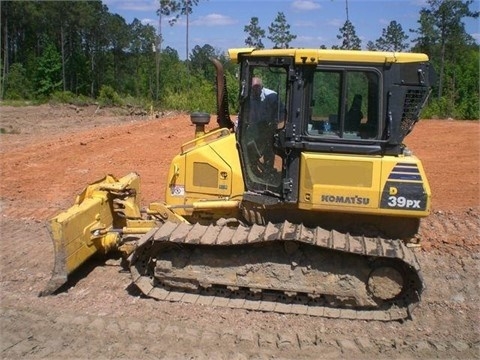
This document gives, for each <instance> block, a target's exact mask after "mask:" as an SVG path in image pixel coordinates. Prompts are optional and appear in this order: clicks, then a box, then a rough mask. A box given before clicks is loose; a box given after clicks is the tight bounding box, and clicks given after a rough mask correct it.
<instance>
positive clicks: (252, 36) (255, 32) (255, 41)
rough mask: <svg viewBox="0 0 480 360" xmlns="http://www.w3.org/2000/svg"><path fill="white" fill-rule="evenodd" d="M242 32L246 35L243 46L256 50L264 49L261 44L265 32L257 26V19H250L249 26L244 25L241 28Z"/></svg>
mask: <svg viewBox="0 0 480 360" xmlns="http://www.w3.org/2000/svg"><path fill="white" fill-rule="evenodd" d="M243 32H245V33H246V34H247V35H248V36H247V38H246V39H245V45H247V46H251V47H254V48H257V49H263V48H265V46H264V45H263V42H262V39H263V38H264V37H265V30H263V29H262V28H261V27H260V26H259V25H258V17H255V16H254V17H252V18H251V19H250V24H248V25H245V27H244V28H243Z"/></svg>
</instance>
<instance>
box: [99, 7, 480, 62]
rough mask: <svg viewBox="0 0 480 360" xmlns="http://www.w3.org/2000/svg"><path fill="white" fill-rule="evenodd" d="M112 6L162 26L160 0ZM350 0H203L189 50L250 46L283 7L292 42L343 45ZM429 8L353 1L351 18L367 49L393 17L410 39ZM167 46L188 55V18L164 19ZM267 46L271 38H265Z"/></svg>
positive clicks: (470, 27)
mask: <svg viewBox="0 0 480 360" xmlns="http://www.w3.org/2000/svg"><path fill="white" fill-rule="evenodd" d="M103 3H104V4H105V5H107V7H108V9H109V11H110V12H111V13H114V14H119V15H120V16H122V17H123V18H124V19H125V21H126V22H127V23H128V24H130V23H131V22H132V21H133V19H135V18H137V19H138V20H140V21H142V23H143V24H150V25H152V26H154V27H155V28H156V29H157V31H158V26H159V18H158V16H157V15H156V10H157V8H158V0H103ZM346 3H347V1H345V0H200V1H199V3H198V5H197V6H196V7H194V8H193V13H192V14H191V15H190V16H189V51H191V49H192V48H193V47H195V46H196V45H199V46H201V47H202V46H204V45H205V44H209V45H211V46H213V47H214V48H215V49H217V50H218V51H222V52H223V51H226V50H227V49H229V48H235V47H245V39H246V37H247V34H246V33H245V32H244V27H245V26H246V25H249V24H250V19H251V18H252V17H257V18H258V20H259V26H260V27H261V28H262V29H264V30H265V33H266V36H268V27H269V26H270V25H271V23H272V22H273V21H274V20H275V18H276V16H277V14H278V13H279V12H283V13H284V15H285V17H286V20H287V23H288V24H290V33H291V34H293V35H297V38H296V39H295V40H293V41H292V42H291V43H290V47H301V48H308V47H312V48H318V47H320V46H321V45H325V46H327V47H331V46H332V45H340V44H341V40H339V39H337V35H339V34H340V30H339V29H340V28H341V27H342V26H343V24H344V23H345V21H346V19H347V15H346ZM422 7H426V5H425V0H348V15H349V19H350V21H351V22H352V24H353V25H354V27H355V31H356V34H357V36H358V37H359V38H360V40H361V41H362V48H363V49H365V48H366V45H367V42H368V41H375V40H376V39H378V38H379V37H381V36H382V30H383V29H386V28H387V27H388V25H389V24H390V22H391V21H393V20H395V21H396V22H397V23H399V24H400V25H401V26H402V29H403V31H404V32H405V34H406V35H408V36H409V39H408V42H409V43H410V41H411V40H413V39H414V38H415V37H416V34H415V33H411V32H410V31H409V29H417V28H418V19H419V16H420V15H419V12H420V9H421V8H422ZM479 8H480V0H475V1H474V3H473V4H472V5H471V10H479ZM464 24H465V28H466V31H467V32H468V33H469V34H470V35H472V36H473V37H474V38H475V39H476V41H477V43H479V42H480V27H479V21H478V19H464ZM162 34H163V39H164V41H163V44H162V48H165V47H167V46H170V47H171V48H173V49H175V50H177V52H178V54H179V56H180V58H182V59H185V57H186V41H185V40H186V19H185V17H182V18H180V20H179V21H178V22H177V23H176V24H175V25H174V26H170V25H169V24H168V19H167V18H162ZM263 44H264V45H265V47H267V48H268V47H271V46H272V43H271V42H270V41H269V40H268V39H266V38H265V40H264V41H263Z"/></svg>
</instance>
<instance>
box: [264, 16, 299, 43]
mask: <svg viewBox="0 0 480 360" xmlns="http://www.w3.org/2000/svg"><path fill="white" fill-rule="evenodd" d="M268 32H269V34H270V36H267V38H268V39H269V40H270V41H271V42H272V43H273V44H274V45H273V47H274V48H276V49H288V48H289V45H290V42H291V41H292V40H295V39H296V38H297V35H292V34H291V33H290V25H289V24H288V23H287V19H286V17H285V14H284V13H283V12H278V13H277V17H276V18H275V20H274V21H273V22H272V24H271V25H270V26H269V27H268Z"/></svg>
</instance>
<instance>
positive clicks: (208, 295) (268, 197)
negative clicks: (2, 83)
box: [41, 48, 435, 321]
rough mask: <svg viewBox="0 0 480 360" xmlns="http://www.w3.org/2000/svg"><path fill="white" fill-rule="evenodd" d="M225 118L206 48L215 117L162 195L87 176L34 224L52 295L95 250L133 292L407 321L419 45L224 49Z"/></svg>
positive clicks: (411, 289)
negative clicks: (44, 238)
mask: <svg viewBox="0 0 480 360" xmlns="http://www.w3.org/2000/svg"><path fill="white" fill-rule="evenodd" d="M229 57H230V60H231V61H232V62H234V63H236V64H238V78H239V81H238V99H239V109H238V117H237V118H235V119H234V120H232V119H231V117H230V113H229V104H228V100H227V99H228V97H227V87H226V83H225V76H224V71H223V66H222V64H221V63H220V62H219V61H218V60H215V59H212V62H213V64H214V66H215V68H216V74H217V76H216V89H217V114H216V115H217V122H218V127H216V128H215V129H213V130H210V131H206V124H208V123H209V121H210V114H208V113H202V112H195V113H192V114H191V121H192V122H193V124H195V136H194V137H193V139H192V140H191V141H189V142H187V143H185V144H183V145H182V147H181V149H179V154H178V155H177V156H176V157H175V158H174V159H173V160H172V163H171V166H170V170H169V173H168V177H167V179H166V181H167V184H168V186H167V191H166V194H165V201H164V202H155V203H152V204H148V205H147V206H146V207H145V208H143V207H141V205H140V204H139V193H140V185H139V184H140V178H139V175H138V174H136V173H131V174H128V175H126V176H124V177H122V178H116V177H114V176H112V175H108V176H106V177H105V178H104V179H101V180H99V181H97V182H94V183H92V184H90V185H88V186H87V187H86V188H85V190H84V191H83V192H82V193H81V194H79V195H78V196H77V197H76V200H75V204H74V205H73V206H72V207H71V208H69V209H68V210H66V211H65V212H62V213H60V214H59V215H57V216H55V217H54V218H53V219H51V220H50V221H49V223H48V224H49V225H48V227H49V229H50V232H51V236H52V239H53V244H54V249H55V265H54V269H53V275H52V278H51V280H50V282H49V283H48V285H47V287H46V289H45V290H44V291H43V292H42V294H41V295H48V294H54V293H57V292H59V291H61V289H62V285H64V284H65V283H67V282H68V277H69V275H70V274H71V273H72V272H74V271H75V270H76V269H78V268H79V267H80V266H81V265H82V264H83V263H85V262H86V261H87V260H88V259H89V258H90V257H92V256H93V255H94V254H97V253H107V252H109V251H120V252H121V253H122V254H123V255H124V257H125V259H126V261H125V264H126V266H127V267H129V269H130V271H131V275H132V282H133V284H135V285H136V286H137V287H138V288H139V289H140V291H141V292H142V293H143V294H144V295H145V296H147V297H152V298H155V299H158V300H165V301H180V302H186V303H201V304H207V305H210V306H226V307H233V308H241V309H247V310H257V311H273V312H280V313H293V314H306V315H311V316H324V317H334V318H347V319H362V320H382V321H389V320H400V319H405V318H408V317H410V316H411V313H412V310H413V309H414V308H415V306H416V305H417V304H418V303H419V301H420V297H421V293H422V291H423V288H424V284H423V280H422V275H421V271H420V266H419V264H418V262H417V260H416V257H415V255H414V252H413V251H412V249H411V246H409V245H410V244H418V242H419V239H418V234H417V231H418V227H419V221H420V218H422V217H425V216H427V215H428V214H429V212H430V197H431V194H430V188H429V185H428V182H427V177H426V175H425V171H424V169H423V167H422V164H421V162H420V160H419V159H418V158H416V157H415V156H413V155H412V152H411V151H410V150H409V149H408V148H407V147H406V146H405V145H404V144H403V139H404V138H405V136H406V135H407V134H409V133H410V131H411V130H412V128H413V127H414V125H415V123H416V122H417V121H418V119H419V114H420V111H421V109H422V107H423V105H424V104H425V102H426V100H427V98H428V95H429V93H430V88H431V85H432V83H433V81H434V78H435V73H434V70H433V67H432V66H431V65H430V63H429V59H428V57H427V56H426V55H424V54H417V53H392V52H368V51H347V50H325V49H269V50H267V49H251V48H244V49H231V50H229Z"/></svg>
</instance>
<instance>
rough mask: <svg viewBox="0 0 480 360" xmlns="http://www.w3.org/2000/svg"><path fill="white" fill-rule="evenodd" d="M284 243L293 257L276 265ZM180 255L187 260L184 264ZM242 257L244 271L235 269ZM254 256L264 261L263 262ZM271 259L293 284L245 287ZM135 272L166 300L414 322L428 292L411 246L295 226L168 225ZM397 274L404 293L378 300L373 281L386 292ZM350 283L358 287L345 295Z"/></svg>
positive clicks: (149, 243)
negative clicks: (412, 318)
mask: <svg viewBox="0 0 480 360" xmlns="http://www.w3.org/2000/svg"><path fill="white" fill-rule="evenodd" d="M278 246H280V247H282V248H284V249H285V251H284V252H285V256H284V258H282V259H281V260H279V261H278V262H275V260H276V259H278V257H275V256H274V255H272V254H275V253H278V252H279V250H278ZM244 253H245V254H247V255H244V256H243V255H242V254H244ZM185 254H187V255H185ZM199 254H200V255H199ZM251 254H256V255H255V256H256V257H255V256H254V255H251ZM299 254H300V255H299ZM242 256H243V257H242ZM179 257H184V258H185V259H184V260H182V261H183V263H182V264H180V265H178V261H179V260H178V258H179ZM238 257H240V258H241V260H239V261H237V265H238V264H240V266H237V267H235V266H233V265H234V264H233V263H234V262H235V261H234V259H237V258H238ZM299 258H300V260H298V259H299ZM306 258H308V259H310V262H308V261H307V260H305V259H306ZM251 259H257V260H258V259H260V261H259V263H260V265H259V264H258V263H257V264H252V263H251V261H250V260H251ZM263 259H265V261H263ZM312 259H313V260H312ZM297 260H298V261H297ZM182 261H181V262H182ZM267 261H268V262H269V265H268V266H270V267H273V269H274V270H273V273H275V274H276V273H280V272H282V271H283V272H284V273H285V269H289V267H291V269H292V270H291V271H286V272H287V278H286V279H287V280H285V278H279V279H277V278H276V275H275V277H274V278H272V277H271V278H268V277H267V278H266V277H264V276H263V275H262V276H259V275H254V276H253V277H251V278H249V279H248V280H247V282H246V283H245V284H243V283H242V281H239V280H238V279H239V278H240V279H241V276H239V275H242V276H243V275H244V274H239V273H240V272H244V271H243V270H239V269H242V268H245V267H247V268H248V269H251V268H252V267H262V266H263V267H265V266H266V265H264V264H265V262H267ZM272 262H273V263H272ZM230 263H232V267H230V266H229V264H230ZM319 263H320V264H319ZM166 265H168V266H166ZM297 268H298V269H300V270H298V271H297V270H296V269H297ZM312 268H313V270H314V276H318V279H317V278H314V281H310V282H306V284H307V285H308V286H307V285H305V286H304V285H302V284H300V283H301V282H302V280H303V279H302V275H301V274H304V273H305V274H309V273H310V270H312ZM192 269H193V270H192ZM204 269H207V270H204ZM307 269H308V270H307ZM379 269H381V270H380V271H379ZM384 269H387V271H384ZM388 269H390V270H388ZM392 269H393V270H392ZM262 270H263V271H264V270H265V268H263V269H262ZM130 271H131V274H132V279H133V283H134V284H136V285H137V286H138V288H139V289H140V290H141V291H142V293H143V294H145V295H146V296H148V297H152V298H155V299H158V300H166V301H180V302H185V303H195V304H205V305H211V306H224V307H230V308H241V309H246V310H257V311H273V312H279V313H292V314H307V315H311V316H323V317H330V318H344V319H359V320H381V321H390V320H400V319H404V318H408V317H410V316H411V311H412V310H413V309H414V308H415V307H416V305H417V304H418V302H419V301H420V294H421V292H422V290H423V280H422V276H421V273H420V267H419V264H418V262H417V260H416V257H415V255H414V254H413V253H412V251H411V250H410V249H409V248H407V247H406V246H405V245H404V244H403V242H401V241H399V240H388V239H382V238H370V237H363V236H362V237H358V236H355V237H354V236H350V235H348V234H342V233H339V232H336V231H327V230H325V229H322V228H306V227H304V226H303V225H295V224H291V223H289V222H284V223H282V224H271V223H269V224H267V225H266V226H259V225H254V226H252V227H244V226H238V227H230V226H227V225H209V226H203V225H199V224H195V225H191V224H176V223H168V222H167V223H165V224H163V225H162V226H160V227H158V228H154V229H152V230H151V231H150V232H149V233H147V234H145V235H144V236H143V237H142V238H141V239H140V240H139V242H138V247H137V249H136V251H135V252H134V253H133V254H132V256H131V257H130ZM223 271H224V273H223ZM392 271H393V272H394V273H395V274H400V275H401V281H400V283H401V290H399V292H398V294H397V293H395V292H394V294H395V296H389V295H388V293H389V292H388V290H386V291H387V295H386V296H383V297H382V296H380V297H381V298H382V299H378V297H377V296H372V291H371V290H372V286H371V283H370V282H371V281H372V279H373V278H375V279H376V280H375V281H376V282H377V284H376V285H375V286H373V288H375V289H376V290H375V291H374V292H375V293H377V294H382V291H383V290H384V289H382V286H384V285H385V286H386V287H388V285H389V284H390V282H391V281H390V278H391V276H390V274H389V272H392ZM317 273H318V275H316V274H317ZM170 274H171V276H170ZM212 274H213V276H212ZM232 274H233V275H234V276H233V278H234V279H233V280H231V279H232V276H231V275H232ZM292 274H293V275H292ZM295 274H297V275H296V276H298V274H300V278H298V277H297V278H296V277H295V276H294V275H295ZM372 274H374V275H375V277H373V276H372ZM289 276H290V277H289ZM290 278H291V279H292V280H291V283H288V279H290ZM393 278H395V276H394V277H393ZM235 279H237V280H235ZM272 279H273V281H272ZM254 280H255V284H252V282H253V281H254ZM276 280H278V281H276ZM232 281H233V282H232ZM235 281H236V282H235ZM262 281H263V283H262ZM342 282H343V283H342ZM352 284H353V285H352ZM302 286H303V287H302ZM345 286H346V287H348V286H350V287H354V289H353V290H349V291H348V293H344V292H343V290H342V288H343V287H345ZM379 288H380V289H379Z"/></svg>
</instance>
